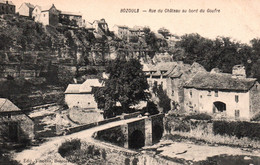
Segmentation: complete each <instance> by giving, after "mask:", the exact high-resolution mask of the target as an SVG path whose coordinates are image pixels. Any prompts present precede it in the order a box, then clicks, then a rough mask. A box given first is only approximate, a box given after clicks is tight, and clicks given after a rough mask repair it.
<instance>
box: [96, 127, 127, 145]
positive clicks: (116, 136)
mask: <svg viewBox="0 0 260 165" xmlns="http://www.w3.org/2000/svg"><path fill="white" fill-rule="evenodd" d="M96 138H97V139H99V140H102V141H105V142H110V143H113V144H116V145H118V146H124V143H125V140H126V139H125V137H124V134H123V132H122V130H121V128H120V127H114V128H110V129H106V130H102V131H99V132H97V136H96Z"/></svg>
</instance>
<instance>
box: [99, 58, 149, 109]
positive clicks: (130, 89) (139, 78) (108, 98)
mask: <svg viewBox="0 0 260 165" xmlns="http://www.w3.org/2000/svg"><path fill="white" fill-rule="evenodd" d="M106 73H108V74H109V78H108V79H107V80H105V86H104V87H103V88H97V89H96V90H95V91H94V96H95V100H96V102H97V103H98V108H100V109H104V110H105V111H107V110H111V108H113V107H115V106H116V103H118V102H119V103H120V104H121V107H122V108H123V111H124V112H128V111H129V107H130V106H132V105H136V104H138V103H139V102H140V101H146V100H148V98H149V93H148V91H147V89H148V87H149V86H148V83H147V80H146V78H145V76H144V73H143V72H142V65H141V64H140V62H139V61H138V60H135V59H130V60H129V61H126V60H119V59H116V60H115V61H111V62H110V63H109V64H108V66H107V67H106Z"/></svg>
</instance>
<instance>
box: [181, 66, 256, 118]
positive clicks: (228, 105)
mask: <svg viewBox="0 0 260 165" xmlns="http://www.w3.org/2000/svg"><path fill="white" fill-rule="evenodd" d="M239 67H240V66H239ZM239 67H237V66H235V67H234V68H233V74H227V73H214V72H210V73H209V72H203V73H202V72H198V73H197V74H196V75H195V76H194V77H193V78H192V79H191V80H190V81H188V82H187V83H186V84H185V85H184V94H185V95H184V106H185V110H187V111H190V112H194V111H196V112H205V113H209V114H214V115H216V116H219V117H227V118H237V119H246V120H248V119H251V118H252V117H254V116H255V115H256V114H257V113H259V112H260V103H259V99H260V89H259V83H258V82H257V80H256V79H253V78H246V77H245V72H244V71H241V69H239V70H240V71H238V70H237V68H239ZM242 70H243V69H242Z"/></svg>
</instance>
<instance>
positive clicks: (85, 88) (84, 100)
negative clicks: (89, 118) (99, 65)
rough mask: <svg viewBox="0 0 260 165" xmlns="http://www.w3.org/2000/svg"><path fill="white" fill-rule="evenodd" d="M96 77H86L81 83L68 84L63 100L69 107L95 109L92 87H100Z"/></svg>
mask: <svg viewBox="0 0 260 165" xmlns="http://www.w3.org/2000/svg"><path fill="white" fill-rule="evenodd" d="M101 86H102V83H101V82H100V81H99V80H98V79H87V80H86V81H85V82H84V83H83V84H69V85H68V87H67V89H66V91H65V102H66V103H67V105H68V107H69V108H73V107H78V108H87V109H93V110H96V109H97V103H96V101H95V99H94V95H93V93H92V87H101Z"/></svg>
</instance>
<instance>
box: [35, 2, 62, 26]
mask: <svg viewBox="0 0 260 165" xmlns="http://www.w3.org/2000/svg"><path fill="white" fill-rule="evenodd" d="M32 17H33V19H34V21H36V22H40V23H42V24H43V25H52V26H57V25H58V23H59V11H58V10H57V9H56V7H55V6H54V5H51V6H38V5H37V6H36V7H35V8H34V10H33V12H32Z"/></svg>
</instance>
